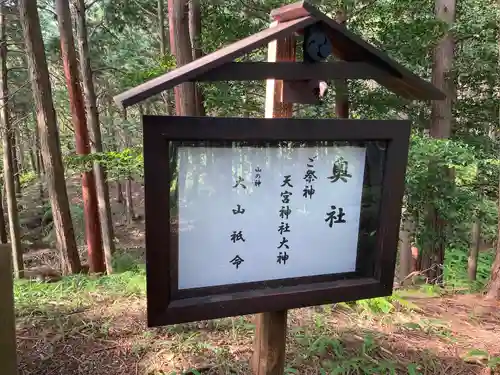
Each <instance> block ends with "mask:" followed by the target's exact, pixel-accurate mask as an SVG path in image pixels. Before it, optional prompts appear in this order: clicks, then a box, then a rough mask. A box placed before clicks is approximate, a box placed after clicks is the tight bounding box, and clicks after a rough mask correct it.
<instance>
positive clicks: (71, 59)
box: [55, 0, 106, 273]
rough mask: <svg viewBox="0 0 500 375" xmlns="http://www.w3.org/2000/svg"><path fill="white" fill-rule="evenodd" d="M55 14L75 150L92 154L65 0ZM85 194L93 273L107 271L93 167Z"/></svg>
mask: <svg viewBox="0 0 500 375" xmlns="http://www.w3.org/2000/svg"><path fill="white" fill-rule="evenodd" d="M55 3H56V13H57V20H58V25H59V34H60V37H61V55H62V60H63V66H64V75H65V77H66V86H67V87H68V95H69V102H70V106H71V117H72V120H73V125H74V129H75V141H76V152H77V154H79V155H88V154H90V144H89V143H90V142H89V134H88V129H87V120H86V117H85V108H84V104H83V96H82V92H81V89H80V82H79V77H78V75H79V72H78V65H77V59H76V52H75V45H74V40H73V30H72V23H71V13H70V8H69V3H68V1H66V0H56V2H55ZM82 197H83V210H84V216H85V237H86V241H87V251H88V261H89V270H90V272H94V273H100V272H105V271H106V267H105V264H104V254H103V249H102V237H101V226H100V223H99V209H98V204H97V192H96V186H95V176H94V172H93V170H90V171H86V172H83V173H82Z"/></svg>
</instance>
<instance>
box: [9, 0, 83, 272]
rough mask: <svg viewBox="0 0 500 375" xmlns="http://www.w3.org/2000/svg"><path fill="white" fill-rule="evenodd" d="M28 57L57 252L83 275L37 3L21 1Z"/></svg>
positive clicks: (66, 269) (70, 269) (67, 267)
mask: <svg viewBox="0 0 500 375" xmlns="http://www.w3.org/2000/svg"><path fill="white" fill-rule="evenodd" d="M18 3H19V13H20V19H21V25H22V28H23V34H24V40H25V45H26V55H27V59H28V66H29V71H30V77H31V85H32V91H33V98H34V101H35V106H36V113H37V123H38V132H39V137H40V143H41V150H42V158H43V166H44V168H45V177H46V179H47V185H48V188H49V195H50V202H51V206H52V214H53V219H54V228H55V232H56V240H57V248H58V250H59V252H60V254H61V263H62V270H63V272H64V273H68V272H72V273H76V272H80V270H81V264H80V258H79V255H78V249H77V247H76V241H75V233H74V230H73V223H72V220H71V214H70V207H69V202H68V193H67V190H66V180H65V176H64V166H63V163H62V158H61V150H60V147H59V132H58V129H57V123H56V113H55V110H54V105H53V102H52V88H51V86H50V80H49V70H48V67H47V60H46V57H45V49H44V44H43V39H42V32H41V29H40V19H39V17H38V9H37V3H36V1H35V0H18Z"/></svg>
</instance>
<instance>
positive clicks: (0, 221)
mask: <svg viewBox="0 0 500 375" xmlns="http://www.w3.org/2000/svg"><path fill="white" fill-rule="evenodd" d="M1 190H2V189H0V191H1ZM2 198H3V194H2V193H0V243H7V242H8V238H7V230H6V229H5V213H4V211H3V199H2Z"/></svg>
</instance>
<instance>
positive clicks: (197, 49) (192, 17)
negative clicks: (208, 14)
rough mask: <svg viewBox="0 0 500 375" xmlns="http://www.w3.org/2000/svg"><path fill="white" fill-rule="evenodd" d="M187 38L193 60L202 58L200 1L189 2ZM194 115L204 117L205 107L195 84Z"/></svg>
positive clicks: (201, 95) (192, 0) (198, 87)
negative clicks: (189, 41) (189, 42)
mask: <svg viewBox="0 0 500 375" xmlns="http://www.w3.org/2000/svg"><path fill="white" fill-rule="evenodd" d="M189 36H190V40H191V48H192V55H193V60H196V59H199V58H200V57H202V56H203V50H202V48H201V46H202V41H201V5H200V0H191V1H189ZM194 88H195V99H196V103H195V104H196V115H197V116H205V107H204V106H203V101H204V100H203V92H202V91H201V88H200V86H198V85H196V84H195V87H194Z"/></svg>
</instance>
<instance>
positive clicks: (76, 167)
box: [65, 147, 144, 180]
mask: <svg viewBox="0 0 500 375" xmlns="http://www.w3.org/2000/svg"><path fill="white" fill-rule="evenodd" d="M65 163H66V165H67V168H68V169H71V170H73V171H75V172H79V173H81V172H84V171H88V170H91V169H92V166H93V164H94V163H99V164H101V165H102V166H103V167H104V168H105V169H106V172H107V177H108V180H119V179H123V178H128V177H132V176H137V177H138V178H143V176H144V159H143V156H142V148H139V147H135V148H126V149H124V150H122V151H119V152H117V151H110V152H101V153H92V154H88V155H77V154H71V155H67V156H66V158H65Z"/></svg>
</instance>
